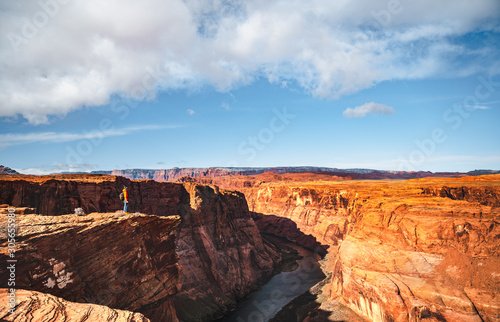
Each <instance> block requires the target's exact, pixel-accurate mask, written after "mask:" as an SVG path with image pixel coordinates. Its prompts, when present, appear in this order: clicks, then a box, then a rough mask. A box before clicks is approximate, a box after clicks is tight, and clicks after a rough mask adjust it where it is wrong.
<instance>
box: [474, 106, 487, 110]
mask: <svg viewBox="0 0 500 322" xmlns="http://www.w3.org/2000/svg"><path fill="white" fill-rule="evenodd" d="M474 108H475V109H476V110H491V107H488V106H484V105H475V106H474Z"/></svg>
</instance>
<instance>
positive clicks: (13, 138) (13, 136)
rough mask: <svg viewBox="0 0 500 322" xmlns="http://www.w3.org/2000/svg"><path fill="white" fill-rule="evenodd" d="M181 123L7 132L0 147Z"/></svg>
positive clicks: (128, 131) (83, 138) (53, 141)
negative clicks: (114, 127) (68, 130)
mask: <svg viewBox="0 0 500 322" xmlns="http://www.w3.org/2000/svg"><path fill="white" fill-rule="evenodd" d="M178 127H180V126H179V125H170V126H163V125H140V126H130V127H126V128H121V129H107V130H94V131H90V132H82V133H68V132H59V133H58V132H33V133H26V134H20V133H7V134H0V149H1V148H5V147H8V146H12V145H23V144H30V143H35V142H48V143H61V142H71V141H77V140H85V139H104V138H107V137H112V136H123V135H127V134H130V133H132V132H138V131H145V130H161V129H168V128H170V129H172V128H178Z"/></svg>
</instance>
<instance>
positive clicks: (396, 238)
mask: <svg viewBox="0 0 500 322" xmlns="http://www.w3.org/2000/svg"><path fill="white" fill-rule="evenodd" d="M287 176H288V177H291V180H286V177H285V178H284V177H282V176H279V175H267V174H266V175H261V176H253V177H238V176H228V177H221V178H199V179H197V180H199V181H200V182H206V183H208V181H209V182H210V183H212V184H220V185H221V186H223V187H225V188H231V187H232V188H235V189H237V190H239V191H241V192H243V193H244V194H245V196H246V198H247V200H248V204H249V207H250V210H252V211H254V212H257V213H261V214H264V215H274V216H279V217H285V218H288V219H291V220H292V221H293V222H295V223H296V224H297V226H298V228H299V229H300V230H301V231H302V232H303V233H305V234H310V235H312V236H314V237H315V238H316V239H317V240H318V241H319V242H321V243H322V244H324V245H327V246H329V248H328V256H327V258H328V259H329V261H328V264H327V265H326V267H327V268H326V269H327V270H330V271H331V272H332V273H333V274H332V278H331V282H330V283H329V285H328V287H326V288H325V289H324V292H325V293H326V294H327V295H328V297H329V298H331V299H335V300H340V301H342V302H343V303H344V304H346V305H347V306H349V307H350V308H351V309H353V310H354V311H355V312H357V313H358V314H359V315H361V316H363V317H366V318H368V319H370V320H372V321H498V320H500V247H499V246H500V209H499V208H498V205H499V200H500V176H499V175H488V176H477V177H462V178H427V179H415V180H408V181H391V180H381V181H340V180H337V181H335V180H329V181H324V180H321V179H319V178H318V177H317V176H316V175H314V176H312V179H319V180H316V181H308V180H307V179H305V178H303V177H302V178H299V179H298V180H294V179H293V176H290V175H287ZM264 217H266V216H264ZM263 220H265V219H263ZM274 222H276V221H275V220H274ZM267 224H268V225H270V224H273V223H272V222H271V221H268V222H267ZM275 224H276V223H275ZM259 227H262V226H261V225H259ZM279 229H280V227H275V230H279Z"/></svg>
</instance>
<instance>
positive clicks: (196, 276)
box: [0, 175, 281, 321]
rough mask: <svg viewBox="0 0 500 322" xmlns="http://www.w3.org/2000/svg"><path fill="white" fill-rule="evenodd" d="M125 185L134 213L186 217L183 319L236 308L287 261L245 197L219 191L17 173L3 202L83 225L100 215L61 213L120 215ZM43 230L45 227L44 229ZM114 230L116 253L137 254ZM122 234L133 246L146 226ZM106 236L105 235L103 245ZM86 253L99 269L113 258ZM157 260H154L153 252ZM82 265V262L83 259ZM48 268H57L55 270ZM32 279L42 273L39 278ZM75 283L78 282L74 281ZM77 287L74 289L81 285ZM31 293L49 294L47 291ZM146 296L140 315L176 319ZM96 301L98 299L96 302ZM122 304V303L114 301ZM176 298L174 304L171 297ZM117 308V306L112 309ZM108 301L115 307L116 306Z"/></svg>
mask: <svg viewBox="0 0 500 322" xmlns="http://www.w3.org/2000/svg"><path fill="white" fill-rule="evenodd" d="M7 177H8V176H7ZM124 185H125V186H127V187H128V190H129V200H130V205H129V209H130V210H131V211H140V212H143V213H148V214H155V215H158V217H157V216H153V217H155V218H160V219H161V218H163V217H164V216H173V215H179V216H180V218H181V224H180V226H179V231H178V236H177V238H176V246H175V250H176V252H177V253H178V254H179V255H180V259H179V264H180V265H181V266H182V270H183V274H182V277H181V280H180V283H176V284H175V292H178V294H177V295H175V296H174V297H173V300H172V301H173V302H175V307H176V308H177V313H178V315H179V317H180V318H181V319H185V320H189V321H207V320H209V319H211V318H215V317H219V316H221V315H223V314H224V313H225V312H227V311H228V310H230V309H232V308H233V307H234V306H235V304H236V301H237V300H238V299H240V298H242V297H243V296H245V295H246V294H247V293H248V292H250V291H251V290H252V289H253V288H255V287H256V286H258V284H259V282H260V281H262V280H264V279H266V278H267V277H269V276H270V275H271V274H272V273H273V271H274V269H275V268H276V266H277V265H278V264H279V263H280V262H281V255H280V254H278V252H277V251H276V250H275V249H274V248H273V246H272V245H270V244H268V243H266V242H265V241H264V240H263V239H262V238H261V235H260V232H259V230H258V228H257V226H256V225H255V223H254V221H253V220H252V218H251V216H250V214H249V211H248V205H247V203H246V200H245V198H244V196H243V195H242V194H241V193H237V192H234V191H225V190H223V189H218V188H216V187H209V186H204V185H198V184H190V183H186V184H180V183H168V182H155V181H151V180H149V181H131V180H128V179H125V178H121V177H111V176H103V175H59V176H47V177H28V176H20V177H14V176H12V177H10V178H3V180H2V179H0V203H5V204H11V205H14V206H15V207H16V211H17V212H19V211H20V209H21V206H24V207H32V208H22V209H25V210H23V211H25V212H26V211H28V212H30V211H31V212H35V213H38V214H41V215H46V216H32V217H29V216H21V215H20V216H19V218H24V217H26V218H33V219H34V220H38V221H41V222H43V223H44V225H45V221H43V220H47V221H48V222H55V223H62V222H65V221H68V222H73V221H77V222H80V221H85V220H90V219H89V218H92V217H91V216H82V217H78V216H72V217H67V215H61V216H55V215H60V214H64V213H72V212H73V211H74V209H75V208H77V207H80V208H83V210H84V211H85V213H91V212H115V211H117V210H119V209H121V208H122V207H123V206H122V202H121V201H120V200H119V197H118V196H119V192H120V191H121V189H122V188H123V186H124ZM0 213H1V211H0ZM47 215H49V216H47ZM113 216H115V215H113ZM116 216H118V214H117V215H116ZM44 218H45V219H44ZM68 218H71V220H70V219H68ZM141 220H142V219H141ZM48 222H47V223H48ZM39 226H40V227H43V225H39ZM139 226H142V224H140V225H139ZM64 227H65V228H64V229H63V230H62V231H66V230H68V231H70V232H71V231H72V232H73V233H72V234H76V235H71V236H70V238H69V240H71V239H72V238H73V237H74V236H77V237H78V236H79V235H78V234H80V233H79V230H78V229H79V228H78V229H77V228H74V227H73V228H71V229H70V228H66V226H64ZM113 227H115V226H113ZM33 229H34V228H33ZM61 229H62V228H61ZM112 229H113V228H106V229H103V231H104V230H107V231H110V234H109V235H106V238H105V239H104V240H107V239H111V238H113V240H114V241H115V243H114V244H113V245H114V247H115V249H114V250H113V251H112V252H111V253H116V251H118V254H128V253H131V254H134V253H135V255H137V254H136V250H135V248H134V247H133V246H132V245H128V244H127V243H124V244H123V245H121V244H116V243H118V242H119V240H118V239H116V238H117V237H116V236H113V230H112ZM122 229H124V230H126V231H127V232H126V233H127V234H130V236H128V237H123V238H124V239H127V241H128V242H131V243H132V242H133V241H134V240H135V239H136V238H137V237H136V236H135V235H134V232H135V231H137V230H138V229H139V228H138V227H137V226H136V225H132V224H130V225H125V227H122ZM75 231H76V232H75ZM82 231H87V230H82ZM152 231H154V232H158V233H160V232H161V230H160V231H157V230H156V229H154V230H152ZM103 233H104V232H103ZM144 233H146V231H144ZM38 235H39V236H38ZM33 236H38V237H40V238H42V233H41V231H38V230H37V231H36V232H34V233H33ZM44 236H45V235H44ZM117 236H121V235H119V234H118V235H117ZM134 236H135V237H134ZM45 238H46V239H45V240H46V242H47V244H48V243H49V242H50V240H57V239H56V238H55V237H54V236H52V237H51V236H46V237H45ZM79 238H80V237H79ZM103 238H104V237H99V240H102V239H103ZM120 239H121V238H120ZM77 246H78V247H83V248H84V250H85V251H84V254H86V253H85V252H91V251H92V249H93V247H95V245H94V243H84V242H83V240H82V241H81V242H80V244H77ZM54 247H56V246H54ZM75 247H76V246H75ZM145 247H153V249H150V251H152V252H153V251H155V252H156V251H162V249H157V248H156V247H154V244H151V243H149V244H147V245H146V244H145ZM56 249H60V246H57V247H56ZM148 249H149V248H148ZM142 252H143V251H142ZM47 256H49V255H47ZM50 256H52V255H50ZM68 256H69V255H68ZM86 256H88V257H89V258H88V260H89V261H91V262H92V263H93V264H94V265H98V264H99V262H100V261H106V256H104V254H103V255H102V256H101V257H94V258H93V257H92V254H91V253H88V254H86ZM94 256H95V255H94ZM141 256H142V255H141ZM155 256H159V257H160V258H163V256H165V255H163V254H161V253H158V254H155ZM51 258H54V259H57V257H48V258H47V259H46V260H49V259H51ZM151 258H153V260H154V256H153V254H152V255H151ZM57 260H58V262H57V263H56V262H52V264H51V263H49V264H47V265H52V266H53V265H59V264H60V263H61V260H59V259H57ZM78 262H79V263H81V262H83V260H81V261H78ZM64 265H68V263H66V262H64ZM32 266H33V265H32ZM35 268H36V265H35V266H33V267H29V270H33V269H35ZM46 268H47V269H50V267H46ZM108 268H110V267H107V266H106V265H105V266H104V267H103V268H102V269H103V270H107V269H108ZM139 268H140V267H139ZM130 269H131V272H135V266H132V267H130ZM112 272H113V274H115V273H120V272H121V271H120V270H118V271H116V270H114V271H112ZM123 273H124V274H125V276H127V274H129V273H128V271H124V272H123ZM32 274H35V275H37V276H38V275H39V273H32ZM55 277H57V276H52V277H51V278H52V281H57V279H56V278H55ZM40 278H41V277H40ZM44 278H45V280H44V283H45V284H47V278H49V276H45V277H44ZM71 278H72V279H73V277H71ZM160 280H161V279H160ZM26 283H28V281H26ZM181 285H182V286H181ZM71 286H72V287H74V285H71ZM26 288H27V289H34V290H39V291H42V292H45V291H46V289H36V288H31V287H26ZM53 289H56V287H53ZM100 289H102V290H105V291H107V293H106V294H101V295H100V296H98V297H97V298H101V297H103V298H104V299H106V297H107V296H111V295H112V296H113V297H116V298H119V297H120V296H121V295H120V294H121V293H117V294H115V293H113V292H114V291H115V290H116V291H117V292H119V291H120V290H121V288H119V287H118V286H113V287H112V288H110V287H104V288H103V287H101V288H100ZM64 290H66V289H65V288H62V289H61V290H60V291H59V290H58V293H54V295H57V296H60V297H62V298H64V299H66V300H71V301H73V300H75V298H71V297H66V295H70V294H69V293H68V294H64V293H60V292H63V291H64ZM172 291H173V290H172ZM68 292H69V291H68ZM109 292H111V293H109ZM175 292H174V293H175ZM141 294H142V293H141ZM152 294H155V293H154V292H153V293H152ZM94 296H95V295H94ZM127 297H128V295H127V296H125V298H127ZM144 298H145V301H143V302H142V303H143V305H142V306H141V309H140V312H143V313H144V314H145V315H146V316H147V317H148V318H150V319H151V320H152V321H163V320H162V318H164V316H166V315H167V314H170V312H169V311H165V312H163V311H162V308H164V307H165V306H164V305H163V304H162V303H161V301H160V302H159V301H158V300H157V299H156V298H148V296H144ZM93 299H94V298H93V297H90V300H93ZM114 301H117V300H116V299H114ZM168 301H171V298H170V297H169V298H168ZM113 303H114V302H111V304H113ZM101 304H106V305H107V304H108V303H107V302H105V303H101ZM121 305H122V303H119V306H111V307H113V308H126V307H125V306H121ZM127 309H128V308H127ZM134 309H135V307H134ZM136 311H137V310H136Z"/></svg>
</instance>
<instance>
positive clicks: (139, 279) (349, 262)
mask: <svg viewBox="0 0 500 322" xmlns="http://www.w3.org/2000/svg"><path fill="white" fill-rule="evenodd" d="M351 179H352V178H345V177H339V176H332V175H324V174H311V173H294V174H276V173H264V174H258V175H249V176H243V175H225V176H220V177H198V178H186V177H180V178H177V181H178V182H158V181H153V180H131V179H128V178H124V177H115V176H109V175H89V174H82V175H54V176H42V177H36V176H23V175H3V176H0V204H3V206H2V207H1V208H0V209H1V210H0V213H2V214H1V215H0V216H1V217H0V227H3V228H2V229H4V227H5V225H6V222H7V209H8V206H11V207H15V208H16V220H17V225H18V230H17V246H18V249H17V252H16V258H17V259H18V266H17V270H16V278H17V280H16V287H17V289H18V292H17V293H18V301H19V305H18V309H19V310H18V313H19V316H17V317H16V316H14V315H9V314H8V312H7V309H6V308H3V309H2V311H0V317H1V318H3V319H5V320H7V321H13V320H16V321H17V320H18V319H19V320H20V319H21V316H24V315H26V314H28V315H31V316H32V317H34V318H35V317H42V316H44V315H46V314H49V313H48V312H50V314H51V315H53V316H55V317H57V316H60V317H61V319H59V320H58V321H63V320H64V317H68V316H72V317H78V318H84V317H85V316H86V315H89V316H90V315H91V314H96V312H100V313H99V314H100V315H101V316H106V317H109V320H111V321H112V320H115V321H121V320H123V321H125V320H129V321H147V320H148V319H149V320H151V321H177V320H180V321H211V320H216V319H219V318H222V317H223V316H224V315H226V314H228V313H229V312H230V311H231V310H233V309H234V308H235V307H236V305H237V303H238V301H240V300H242V299H244V298H245V296H247V295H248V294H249V293H250V292H251V291H254V290H256V289H258V288H259V286H261V285H263V284H264V283H266V282H267V281H268V280H269V279H270V278H271V277H272V276H273V275H275V274H277V273H278V272H279V271H280V270H281V268H282V266H283V263H284V262H285V259H284V256H283V251H282V249H280V247H279V246H277V245H276V244H275V243H273V242H271V240H272V239H271V238H267V237H266V236H277V237H280V238H283V239H286V240H288V241H289V242H293V243H296V244H298V245H300V246H301V247H304V248H307V249H309V250H310V251H312V252H315V253H316V254H317V255H319V256H322V257H324V259H323V260H322V261H321V269H322V271H323V273H324V275H325V276H327V277H326V279H325V280H324V281H322V282H321V283H319V284H318V285H317V286H316V287H315V288H314V289H315V291H314V294H313V295H312V297H313V299H315V300H316V301H314V300H313V301H312V302H313V303H316V304H314V305H312V306H308V308H309V309H308V310H307V312H303V310H302V311H301V310H297V315H296V317H295V319H296V320H297V321H298V320H306V321H325V320H331V321H339V318H338V316H340V315H341V316H342V317H341V318H342V319H344V320H351V321H362V320H363V319H364V320H367V321H498V320H499V319H500V299H499V296H500V272H499V269H498V267H500V256H499V255H500V252H499V246H500V209H499V205H500V175H485V176H475V177H456V178H423V179H412V180H351ZM123 186H127V187H129V191H130V211H131V213H130V214H124V213H122V212H120V211H119V210H120V209H121V208H122V203H121V201H120V199H119V193H120V191H121V189H122V188H123ZM78 207H80V208H82V209H83V210H84V211H85V213H86V214H87V215H85V216H77V215H75V214H73V213H74V209H75V208H78ZM4 235H5V234H2V238H3V236H4ZM1 243H2V245H1V247H2V249H3V251H2V254H1V255H0V257H1V259H0V260H1V261H2V262H3V263H6V262H7V259H8V257H7V256H8V254H7V251H6V248H7V240H6V239H3V240H2V241H1ZM0 279H1V288H2V292H3V293H2V294H5V293H6V292H7V291H6V289H8V287H7V285H6V281H7V280H8V272H7V271H4V270H2V271H1V276H0ZM308 305H310V303H309V304H308ZM292 311H293V310H292ZM299 311H300V316H299V313H298V312H299ZM340 311H342V312H340ZM339 312H340V313H339ZM289 313H290V312H289ZM79 314H80V315H79ZM342 314H343V315H342ZM278 315H279V314H278ZM292 315H293V312H292ZM348 317H351V318H348ZM245 321H246V320H245Z"/></svg>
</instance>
